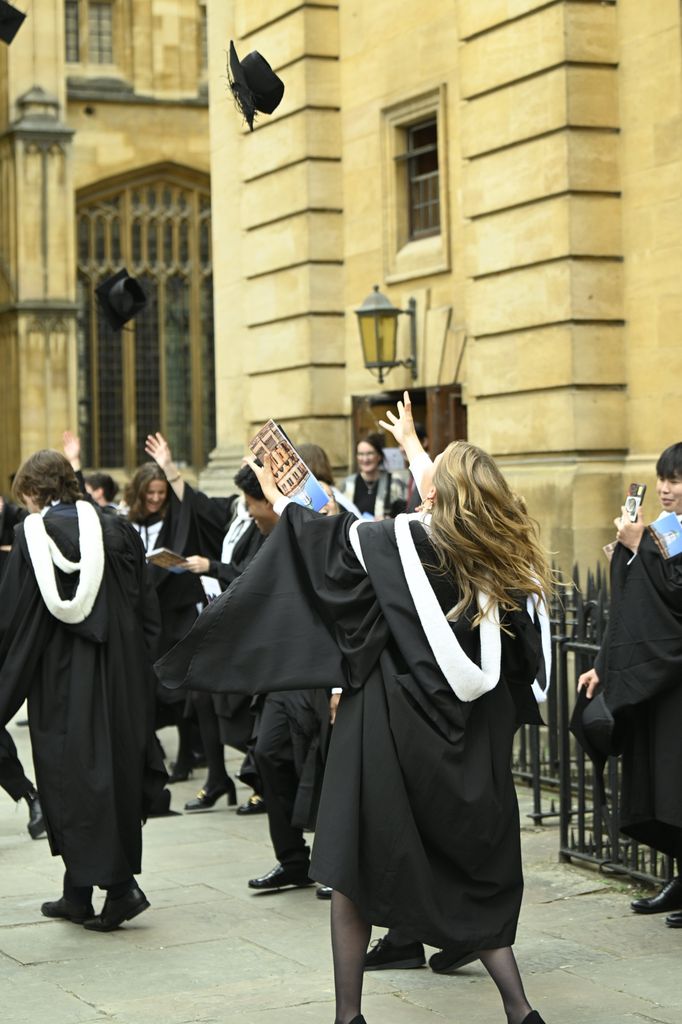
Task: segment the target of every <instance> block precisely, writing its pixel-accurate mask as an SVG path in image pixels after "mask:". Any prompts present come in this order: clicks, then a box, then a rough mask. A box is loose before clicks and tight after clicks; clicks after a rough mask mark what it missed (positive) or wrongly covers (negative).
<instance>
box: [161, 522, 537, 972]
mask: <svg viewBox="0 0 682 1024" xmlns="http://www.w3.org/2000/svg"><path fill="white" fill-rule="evenodd" d="M353 521H354V518H353V517H352V516H335V517H324V516H316V515H315V514H314V513H312V512H309V511H307V510H305V509H302V508H300V507H299V506H297V505H293V504H290V505H289V506H288V507H287V509H286V510H285V512H284V514H283V516H282V520H281V522H280V523H279V524H278V526H277V527H276V529H275V531H274V532H273V534H272V536H271V539H270V541H269V543H268V545H267V546H266V547H265V548H263V549H262V551H261V552H260V553H259V554H258V555H257V556H256V558H255V559H254V561H253V562H252V563H251V566H250V568H249V569H248V570H247V572H245V573H244V575H243V576H241V577H240V579H238V580H237V581H236V582H235V583H234V584H233V585H232V587H230V589H229V590H228V591H227V592H226V593H225V594H224V595H223V596H222V597H221V598H219V599H218V600H217V601H215V602H213V604H212V605H210V606H209V608H208V609H206V611H205V612H204V613H203V614H202V615H201V617H200V618H199V620H198V622H197V624H196V626H195V628H194V629H193V630H192V632H191V633H190V635H189V636H188V637H187V638H186V639H185V640H184V641H183V643H182V644H180V645H179V646H178V647H177V648H175V649H174V650H173V651H171V652H170V653H169V654H168V655H167V656H166V657H165V658H163V659H162V660H161V661H160V662H159V663H157V666H156V667H157V672H158V673H159V674H160V676H161V678H162V679H163V681H164V682H165V683H166V685H171V686H173V685H182V684H183V683H184V685H188V686H191V687H197V688H200V687H202V686H205V685H206V682H207V680H210V681H211V684H212V685H216V684H217V685H219V686H220V688H221V689H224V690H227V691H230V690H232V691H235V692H245V693H249V692H254V689H255V688H256V687H260V688H262V690H278V689H279V690H288V689H301V688H302V687H304V686H305V687H308V688H317V687H326V686H329V685H332V686H333V685H340V686H342V687H343V688H344V695H343V697H342V700H341V703H340V707H339V711H338V714H337V719H336V724H335V726H334V729H333V730H332V740H331V744H330V749H329V755H328V760H327V768H326V774H325V780H324V787H323V792H322V798H321V803H320V809H319V814H318V821H317V831H316V837H315V844H314V848H313V857H312V866H311V876H312V877H314V878H315V879H317V880H318V881H320V882H323V883H325V884H327V885H331V886H332V887H333V888H334V889H337V890H338V891H340V892H342V893H344V894H345V895H347V896H348V897H350V898H351V899H352V900H354V901H355V902H356V903H357V905H358V906H359V908H360V910H361V912H362V914H363V916H364V917H365V918H366V920H368V921H369V922H371V923H372V924H379V925H401V926H403V927H405V928H409V929H410V931H411V932H412V933H413V934H415V935H419V936H420V938H422V939H423V940H424V941H426V942H428V943H430V944H432V945H434V946H441V947H442V946H447V947H448V948H452V949H455V950H461V951H463V952H464V951H470V950H472V949H481V948H493V947H498V946H505V945H509V944H510V943H511V942H513V940H514V935H515V930H516V922H517V918H518V913H519V907H520V902H521V894H522V889H523V880H522V871H521V859H520V841H519V824H518V808H517V802H516V795H515V791H514V785H513V780H512V775H511V747H512V739H513V734H514V730H515V727H516V725H517V722H518V721H519V719H520V718H527V719H529V720H534V721H537V720H538V714H537V709H536V707H535V701H534V699H533V697H532V692H531V684H532V681H533V679H534V678H535V675H536V670H537V666H538V661H539V657H540V641H539V637H538V635H537V633H536V631H535V629H534V627H533V624H532V622H531V620H530V618H529V617H528V616H527V615H526V614H525V612H523V613H519V614H518V615H517V616H513V617H512V621H510V623H509V626H510V629H511V630H512V632H513V634H514V636H513V638H512V637H505V638H504V640H503V664H502V672H503V678H502V679H501V680H500V682H499V684H498V685H497V686H496V687H495V689H493V690H492V691H491V692H489V693H487V694H486V695H485V696H483V697H480V698H479V699H478V700H476V701H473V702H470V703H464V702H462V701H460V700H459V699H458V698H457V697H456V696H455V694H454V693H453V691H452V690H451V688H450V686H449V685H448V683H447V682H446V680H445V678H444V676H443V675H442V673H441V671H440V669H439V668H438V666H437V664H436V661H435V658H434V655H433V652H432V651H431V648H430V647H429V644H428V642H427V640H426V636H425V634H424V633H423V631H422V628H421V625H420V623H419V620H418V617H417V614H416V611H415V606H414V604H413V602H412V599H411V597H410V594H409V591H408V590H407V585H406V582H405V577H404V573H403V570H402V566H401V563H400V561H399V558H398V553H397V548H396V542H395V536H394V524H393V522H392V521H384V522H381V523H372V524H366V525H364V526H363V527H361V529H360V530H359V536H360V541H361V546H362V551H363V554H364V556H365V561H366V564H367V574H366V573H365V572H364V570H363V569H362V567H361V565H360V564H359V562H358V560H357V558H356V556H355V554H354V553H353V551H352V548H351V545H350V542H349V535H348V531H349V529H350V526H351V523H352V522H353ZM411 528H412V530H413V534H414V532H415V531H416V534H415V537H416V540H417V541H418V545H419V549H420V555H421V559H422V562H423V564H424V565H428V564H429V563H430V564H433V562H434V561H435V558H434V554H433V552H432V550H431V548H430V545H429V543H428V540H427V539H426V537H425V536H424V534H423V528H422V527H421V526H420V525H419V524H413V526H412V527H411ZM430 581H431V583H432V586H433V587H434V590H435V591H436V594H437V596H438V599H439V601H440V603H441V606H442V607H447V608H450V607H452V606H453V605H454V604H455V603H456V599H457V594H456V592H455V591H454V589H453V587H452V586H451V585H450V584H449V583H448V582H447V581H442V580H441V581H439V580H438V577H436V576H435V575H431V576H430ZM455 629H456V631H457V633H458V638H459V640H460V643H461V645H462V647H463V649H464V650H465V651H466V653H467V654H469V655H470V656H471V657H472V658H473V659H475V658H476V654H477V645H478V630H476V629H473V630H472V629H469V628H468V626H467V625H466V623H461V624H458V625H457V626H456V627H455ZM503 636H504V634H503ZM256 666H257V671H254V668H255V667H256Z"/></svg>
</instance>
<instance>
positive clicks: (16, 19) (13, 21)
mask: <svg viewBox="0 0 682 1024" xmlns="http://www.w3.org/2000/svg"><path fill="white" fill-rule="evenodd" d="M25 17H26V15H25V14H23V13H22V12H21V11H18V10H17V9H16V7H12V5H11V4H8V3H6V2H5V0H0V39H2V41H3V42H4V43H7V45H8V46H9V44H10V43H11V42H12V40H13V39H14V37H15V35H16V34H17V32H18V31H19V29H20V28H21V24H22V22H23V20H24V18H25Z"/></svg>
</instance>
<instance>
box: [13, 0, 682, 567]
mask: <svg viewBox="0 0 682 1024" xmlns="http://www.w3.org/2000/svg"><path fill="white" fill-rule="evenodd" d="M27 4H28V7H29V19H27V22H26V23H25V25H24V26H23V28H22V29H21V30H20V32H19V34H18V35H17V37H16V39H15V41H14V43H13V44H12V46H11V47H9V48H6V47H2V48H0V356H1V358H2V365H3V371H4V372H3V375H2V376H0V422H1V424H2V429H1V430H0V472H2V473H3V474H4V473H6V472H7V471H9V470H10V469H11V468H14V466H15V465H16V463H17V462H18V461H19V458H20V457H22V456H23V455H24V454H26V453H27V452H28V451H30V450H32V449H33V448H35V447H37V446H38V445H39V444H44V443H52V444H55V443H57V442H58V439H59V433H60V432H61V429H62V428H63V425H64V424H65V423H66V424H67V425H68V424H72V423H74V422H77V423H79V424H80V427H81V429H82V431H83V432H84V433H85V434H86V436H87V438H88V445H89V450H90V452H91V453H92V454H91V458H92V459H93V460H94V461H96V462H98V463H100V464H102V463H106V464H107V465H110V466H117V467H118V466H125V467H127V468H131V467H132V466H133V465H134V464H135V462H136V461H137V460H138V458H139V457H140V441H141V438H142V436H143V434H144V432H145V430H146V429H151V426H152V424H153V423H154V422H155V423H158V424H159V425H161V427H162V429H165V430H166V431H167V432H169V433H170V434H171V440H172V441H173V442H174V446H175V447H176V448H179V450H180V451H181V452H182V455H183V458H184V460H185V461H186V462H187V463H188V464H189V465H191V466H192V467H194V469H195V470H196V471H201V477H200V479H201V481H202V484H203V486H204V487H205V488H206V489H207V490H209V491H211V492H212V493H225V491H226V490H227V489H229V488H230V486H231V483H230V481H231V478H232V476H233V474H234V471H235V469H236V468H237V467H238V465H239V462H240V459H241V456H242V453H243V451H244V446H245V442H246V440H247V439H248V438H249V437H250V436H251V435H252V434H253V433H254V431H255V429H256V428H258V427H259V426H261V425H262V423H263V422H264V421H265V420H267V419H268V418H270V417H272V418H274V419H276V420H277V421H278V422H281V423H282V424H283V426H284V427H285V429H286V430H287V432H288V433H289V436H290V437H292V439H294V440H298V441H314V442H317V443H319V444H321V445H322V446H323V447H325V448H326V449H327V450H328V452H329V454H330V456H331V459H332V462H333V464H334V465H335V466H336V467H338V468H339V469H341V468H342V467H344V466H345V465H347V464H348V462H349V459H350V458H351V453H352V450H353V444H354V440H355V438H356V437H357V436H358V435H359V434H361V433H362V432H363V431H367V430H369V429H371V428H372V426H373V424H374V423H375V422H376V420H377V419H378V418H379V415H380V413H381V412H382V410H383V408H385V405H386V403H388V402H389V401H392V400H393V399H394V397H395V395H397V394H399V393H400V392H401V391H402V389H403V388H404V387H406V386H409V387H410V388H411V389H412V390H413V392H414V395H415V398H416V401H417V404H418V408H419V411H420V416H422V417H423V418H424V419H425V420H426V423H427V426H428V429H429V432H430V435H431V437H432V439H433V443H434V446H436V447H437V446H438V445H440V444H441V443H442V442H444V441H445V440H447V439H448V438H449V437H451V436H465V435H466V436H468V438H469V439H470V440H472V441H474V442H475V443H477V444H480V445H481V446H482V447H484V448H486V449H488V450H489V451H491V452H492V453H493V454H494V455H495V456H496V457H497V458H498V460H499V461H500V462H501V463H502V465H503V466H504V468H505V471H506V473H507V475H508V476H509V478H510V479H511V481H512V483H513V485H514V486H515V487H516V488H517V489H518V490H519V492H520V493H522V494H523V495H524V496H525V498H526V500H527V503H528V505H529V508H530V509H531V511H532V512H533V514H534V515H535V516H536V517H537V518H538V519H539V520H540V522H541V524H542V526H543V530H544V534H545V537H546V539H547V541H548V544H549V546H550V547H551V548H552V549H553V550H554V551H556V552H557V557H558V559H559V561H560V562H561V563H562V564H564V565H568V564H570V563H571V562H572V561H574V560H578V561H580V562H582V563H583V564H590V565H591V564H594V562H595V560H596V558H597V556H598V552H599V548H600V546H601V544H603V543H604V542H605V541H606V540H607V539H609V537H610V535H611V533H612V529H611V527H610V523H611V520H612V518H613V516H614V515H615V514H616V512H617V510H618V508H619V506H620V504H621V500H622V495H623V494H624V490H625V488H626V486H627V484H628V483H629V482H630V481H631V480H642V481H644V482H646V483H648V484H649V485H650V486H651V485H652V484H653V477H652V464H653V461H654V458H655V456H656V454H657V453H658V452H659V451H660V450H661V449H662V448H663V447H664V446H665V445H667V444H669V443H671V442H673V441H675V440H677V439H678V437H679V432H678V418H677V415H676V410H677V408H678V384H677V380H678V378H677V370H678V367H679V363H680V362H681V361H682V351H681V348H680V345H679V343H678V339H677V331H678V323H679V321H678V316H679V312H680V309H679V307H680V305H682V298H681V296H680V288H679V284H678V282H679V279H680V276H681V272H682V243H681V241H680V239H681V238H682V233H681V231H680V227H681V224H680V221H681V212H682V133H681V130H680V129H681V126H682V106H681V101H682V88H681V86H682V25H681V14H680V7H681V5H680V3H679V0H656V2H655V3H653V2H652V3H649V2H646V3H644V2H642V0H617V2H615V0H485V2H482V0H424V2H423V3H420V4H415V3H413V2H411V0H373V2H372V3H368V2H366V0H315V2H306V0H206V4H205V10H206V14H207V22H208V31H207V34H206V36H205V38H206V62H207V67H204V66H203V65H204V47H203V43H202V39H203V38H204V37H203V36H202V31H201V28H202V24H203V17H204V8H203V5H202V4H199V3H198V0H128V2H127V3H122V2H119V0H113V3H112V4H111V5H110V6H111V19H110V23H111V34H112V38H114V39H117V40H118V43H117V44H116V47H115V50H114V54H115V56H114V60H113V62H111V63H110V64H106V62H105V66H104V67H102V66H101V65H100V64H99V63H98V62H100V61H101V58H102V54H103V52H104V50H105V49H106V45H107V44H106V39H102V38H101V36H102V33H101V22H100V21H99V20H98V19H99V18H100V14H101V12H99V11H98V12H96V13H93V12H94V9H95V8H100V7H102V6H106V5H103V4H102V3H100V2H96V0H27ZM24 6H27V5H26V4H25V5H24ZM90 7H92V8H93V12H91V11H90ZM75 17H77V20H78V19H80V20H79V22H78V23H79V25H80V26H81V33H82V34H81V36H80V38H79V39H78V41H77V42H76V44H75V45H76V50H74V42H73V34H74V33H73V23H74V18H75ZM69 19H70V20H69ZM29 24H30V27H29ZM67 29H68V31H67ZM90 32H92V33H93V38H94V39H98V40H99V41H98V42H96V44H95V47H94V50H93V53H92V54H91V53H90V42H91V41H90ZM69 33H70V35H69ZM66 36H69V38H66ZM230 39H233V40H234V41H235V44H236V47H237V50H238V52H239V54H240V55H241V56H242V57H243V56H245V55H246V54H247V53H248V52H249V51H251V50H254V49H256V50H259V51H260V52H262V53H263V54H264V55H265V56H266V57H267V59H268V60H269V61H270V63H271V64H272V66H273V67H274V68H275V70H276V71H277V72H278V74H279V75H280V76H281V77H282V79H283V80H284V82H285V87H286V91H285V95H284V99H283V101H282V103H281V105H280V107H279V108H278V109H277V111H275V113H274V114H273V115H272V116H271V117H267V116H263V117H259V118H258V120H257V121H256V126H255V130H254V131H253V132H252V133H251V132H249V131H248V129H247V128H246V126H245V125H244V124H243V123H241V121H240V117H239V115H238V113H237V111H236V110H235V108H234V104H233V102H232V99H231V96H230V93H229V89H228V83H227V76H226V51H227V46H228V41H229V40H230ZM69 47H70V49H69ZM38 52H40V54H41V59H40V61H36V60H35V54H36V53H38ZM104 55H105V56H106V53H105V54H104ZM67 57H68V58H69V59H67ZM74 57H76V58H77V59H76V60H74V59H73V58H74ZM93 61H94V62H95V63H94V64H93ZM95 65H96V66H95ZM207 92H208V98H209V102H208V107H207V102H206V96H207ZM209 140H210V145H209ZM209 172H210V183H211V189H210V202H209V192H208V188H209ZM183 203H184V206H183V205H182V204H183ZM117 204H118V205H117ZM48 213H49V217H48ZM121 217H122V218H123V220H122V221H121V220H120V218H121ZM209 218H212V226H213V228H212V240H211V238H209V236H208V222H209ZM169 222H170V223H171V224H172V226H171V227H170V228H169V227H168V223H169ZM135 224H137V225H138V227H137V228H136V227H135ZM183 224H184V225H185V226H184V227H183ZM122 225H123V226H122ZM117 232H118V235H117ZM119 235H120V237H121V239H123V241H121V242H120V245H119V243H118V242H117V241H116V239H117V237H118V236H119ZM117 246H118V248H117ZM164 246H166V248H165V249H164ZM117 256H118V257H121V258H122V259H125V260H128V261H129V264H130V265H129V269H130V270H131V272H135V273H139V274H140V275H142V276H143V277H145V280H146V281H147V283H148V286H149V287H150V289H151V291H152V293H153V302H152V303H150V305H151V307H152V308H151V311H150V312H149V315H148V318H147V319H145V318H144V317H143V318H142V322H141V324H140V325H138V324H137V323H136V325H135V327H134V328H133V329H131V331H130V332H124V335H123V338H122V342H121V344H120V345H119V346H118V347H116V346H115V345H113V344H112V342H111V339H109V338H108V337H107V336H106V335H101V331H100V327H99V325H97V323H95V322H93V319H92V315H90V316H89V317H88V315H86V314H87V311H88V310H92V301H91V300H92V290H93V288H94V286H95V283H96V281H97V280H98V279H99V278H100V277H101V275H102V274H103V273H104V272H105V270H106V268H107V267H108V266H109V265H113V264H114V263H115V262H116V257H117ZM155 263H158V264H160V265H161V270H159V271H158V272H155V271H154V266H155ZM155 274H156V276H155ZM155 282H156V283H155ZM375 284H378V285H379V286H380V288H381V290H382V292H384V293H385V294H386V295H387V296H388V297H389V298H390V299H391V301H392V302H393V304H394V305H395V306H397V307H399V308H401V309H405V308H407V304H408V301H409V300H410V299H413V300H415V302H416V330H417V376H416V379H413V377H412V374H411V372H410V370H409V369H408V368H403V367H398V368H396V369H394V370H393V371H392V372H391V374H390V376H389V377H388V380H387V381H385V382H384V383H383V384H382V385H379V383H378V381H377V380H376V379H375V378H374V377H373V376H372V375H371V374H370V373H369V372H368V371H367V370H366V369H365V367H364V365H363V362H362V357H361V350H360V344H359V334H358V327H357V322H356V317H355V314H354V310H355V309H356V308H357V307H358V306H359V305H360V304H361V302H362V301H363V299H364V298H365V297H366V296H367V295H368V293H370V291H371V289H372V286H373V285H375ZM211 288H212V294H213V304H212V307H211V303H210V295H211ZM211 308H212V309H213V317H214V322H215V368H214V366H213V352H212V348H211V344H210V341H211V336H212V335H213V321H212V320H211ZM84 311H85V312H84ZM400 324H401V327H400V333H399V349H400V357H401V358H405V357H406V356H407V354H408V318H407V317H401V318H400ZM155 332H156V334H158V333H159V332H160V334H161V336H162V338H163V343H162V344H160V343H159V342H158V338H157V337H156V336H155ZM171 371H172V372H171ZM110 378H111V379H114V380H116V381H118V382H119V384H118V386H117V388H118V389H117V388H114V390H113V394H114V399H115V401H113V402H112V403H109V404H107V401H106V395H107V391H106V381H107V380H108V379H110ZM154 381H156V382H157V383H156V384H154ZM159 382H160V383H159ZM214 391H215V394H214ZM79 403H80V404H79ZM88 403H90V404H88ZM178 410H182V414H180V413H179V412H178ZM214 410H215V416H216V443H215V448H214V449H213V451H212V453H211V455H210V458H209V459H208V464H207V465H205V462H206V453H207V451H208V449H209V448H210V447H211V446H212V429H213V425H212V415H213V411H214ZM117 431H118V432H117ZM197 438H199V440H197ZM106 439H108V440H106ZM202 467H204V468H202ZM647 507H648V508H650V509H651V510H652V511H653V507H654V499H653V496H651V497H650V498H649V499H648V500H647Z"/></svg>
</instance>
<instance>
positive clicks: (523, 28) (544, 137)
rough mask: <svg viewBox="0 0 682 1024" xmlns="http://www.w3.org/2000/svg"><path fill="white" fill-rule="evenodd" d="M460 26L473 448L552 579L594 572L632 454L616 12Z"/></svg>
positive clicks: (568, 8) (567, 1)
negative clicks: (498, 472)
mask: <svg viewBox="0 0 682 1024" xmlns="http://www.w3.org/2000/svg"><path fill="white" fill-rule="evenodd" d="M511 8H513V10H511ZM457 11H458V18H459V34H460V39H461V42H462V46H461V51H460V83H461V95H462V98H463V99H464V100H465V104H464V109H463V119H462V150H463V156H464V158H465V160H466V171H465V188H464V207H465V209H464V212H465V216H466V217H467V218H468V219H469V226H468V232H469V247H468V248H469V251H468V261H467V270H468V278H469V284H468V289H467V321H468V324H469V329H470V334H471V336H472V337H471V340H470V343H469V344H470V351H469V353H468V370H469V380H468V384H469V391H468V395H469V432H470V437H472V438H473V439H474V440H476V441H477V443H480V444H481V445H482V447H484V448H486V449H488V450H489V451H491V452H492V453H493V454H494V455H495V456H496V457H497V458H498V459H499V461H500V463H501V464H502V465H503V466H504V468H505V470H506V472H507V475H508V477H509V478H510V480H511V481H512V483H513V484H514V485H515V486H516V488H517V489H518V490H519V491H520V493H522V494H524V495H525V497H526V499H527V501H528V504H529V506H530V508H531V511H532V512H533V513H534V514H535V515H536V516H537V517H538V518H539V519H540V520H541V522H542V523H543V526H544V527H545V530H544V536H545V541H546V543H547V544H548V546H549V547H550V548H552V549H553V550H554V552H556V553H557V554H558V557H559V560H560V562H561V563H562V565H563V566H564V567H567V566H570V564H571V562H572V561H574V560H581V561H583V562H586V563H587V564H590V565H592V564H594V562H595V560H596V559H597V557H598V554H599V549H600V546H601V544H603V543H605V540H606V539H608V538H607V537H606V536H605V534H604V528H607V527H608V525H609V524H610V523H611V521H612V519H613V516H614V515H615V514H616V513H617V512H618V509H619V507H620V504H621V494H620V488H621V482H620V481H621V476H620V473H621V469H622V464H623V459H624V455H625V452H626V448H627V443H628V439H627V429H626V421H625V367H624V358H623V290H622V270H623V268H622V247H621V246H622V243H621V217H620V204H621V199H620V179H619V148H618V147H619V137H618V125H619V109H618V95H617V60H618V46H617V25H616V9H615V5H614V4H613V3H610V2H606V3H605V2H602V0H595V2H591V0H587V2H586V0H580V2H573V0H561V2H556V3H549V4H548V3H547V2H546V0H524V2H520V3H515V4H513V5H510V4H498V3H491V4H480V3H475V2H470V3H461V4H458V5H457ZM611 532H612V531H611Z"/></svg>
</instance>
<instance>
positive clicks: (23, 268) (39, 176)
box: [0, 0, 77, 490]
mask: <svg viewBox="0 0 682 1024" xmlns="http://www.w3.org/2000/svg"><path fill="white" fill-rule="evenodd" d="M33 47H36V48H37V49H38V50H39V52H40V53H41V60H40V62H39V63H36V62H34V61H33V60H32V59H31V54H32V52H33ZM63 48H64V38H63V10H62V5H61V4H60V3H58V2H55V0H36V2H35V3H34V4H33V8H32V10H31V12H30V14H29V18H28V19H27V21H26V23H25V25H24V26H22V31H21V32H20V33H19V34H18V35H17V37H16V39H15V40H14V42H13V44H12V46H11V47H7V48H5V47H3V51H4V53H3V56H2V65H3V66H0V78H4V83H5V85H4V88H3V91H2V94H1V95H0V365H2V367H3V373H2V374H1V375H0V490H4V489H5V485H6V479H7V476H8V474H9V473H11V472H13V471H14V470H15V469H16V468H17V466H18V464H19V463H20V461H21V460H22V459H23V458H25V457H26V456H27V455H29V454H30V453H31V452H32V451H34V450H35V449H36V448H41V447H45V446H59V447H60V446H61V435H62V432H63V431H64V430H65V429H66V428H69V427H74V426H75V424H76V422H77V420H76V408H77V405H76V403H77V396H76V331H75V317H76V306H75V301H74V300H75V248H74V198H73V184H72V177H71V139H72V136H73V132H72V131H70V130H69V129H68V128H67V127H66V126H65V125H64V124H63V121H62V118H63V111H64V95H65V94H64V74H63Z"/></svg>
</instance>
